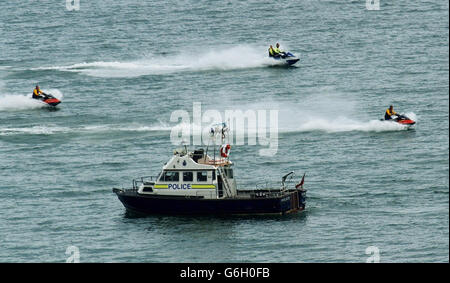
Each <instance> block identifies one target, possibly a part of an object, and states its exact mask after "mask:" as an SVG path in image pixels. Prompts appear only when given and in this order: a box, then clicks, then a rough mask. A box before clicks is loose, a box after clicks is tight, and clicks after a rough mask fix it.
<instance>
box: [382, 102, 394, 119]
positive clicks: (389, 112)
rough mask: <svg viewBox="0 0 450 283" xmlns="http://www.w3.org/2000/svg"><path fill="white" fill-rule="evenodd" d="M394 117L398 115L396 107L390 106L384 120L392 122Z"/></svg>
mask: <svg viewBox="0 0 450 283" xmlns="http://www.w3.org/2000/svg"><path fill="white" fill-rule="evenodd" d="M392 115H397V113H396V112H395V111H394V106H392V105H391V106H389V108H388V109H386V113H385V114H384V120H391V119H392Z"/></svg>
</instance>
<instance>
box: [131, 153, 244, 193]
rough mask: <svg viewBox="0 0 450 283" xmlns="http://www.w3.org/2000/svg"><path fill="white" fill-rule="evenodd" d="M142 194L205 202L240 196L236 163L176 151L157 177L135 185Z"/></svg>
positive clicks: (201, 154)
mask: <svg viewBox="0 0 450 283" xmlns="http://www.w3.org/2000/svg"><path fill="white" fill-rule="evenodd" d="M133 187H135V188H137V191H138V193H139V194H147V195H159V196H163V195H164V196H170V197H175V196H180V197H184V198H185V197H193V198H204V199H222V198H233V197H236V195H237V189H236V181H235V179H234V176H233V163H232V162H231V161H230V160H229V159H228V158H223V157H221V158H219V159H216V158H211V157H210V156H208V155H207V153H205V151H204V150H203V149H199V150H195V151H193V152H189V151H187V149H183V150H175V151H174V155H173V156H172V158H171V159H170V160H169V161H168V162H167V163H166V164H165V165H164V166H163V168H162V171H161V173H160V174H159V175H158V176H157V177H142V178H141V179H140V180H134V181H133Z"/></svg>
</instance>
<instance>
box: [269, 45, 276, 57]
mask: <svg viewBox="0 0 450 283" xmlns="http://www.w3.org/2000/svg"><path fill="white" fill-rule="evenodd" d="M273 56H275V50H273V46H272V45H271V46H270V47H269V57H273Z"/></svg>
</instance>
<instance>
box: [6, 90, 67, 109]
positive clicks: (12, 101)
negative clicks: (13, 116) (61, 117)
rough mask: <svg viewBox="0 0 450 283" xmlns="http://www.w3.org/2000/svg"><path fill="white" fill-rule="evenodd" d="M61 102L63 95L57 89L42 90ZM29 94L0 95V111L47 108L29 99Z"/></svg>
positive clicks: (45, 105) (42, 103)
mask: <svg viewBox="0 0 450 283" xmlns="http://www.w3.org/2000/svg"><path fill="white" fill-rule="evenodd" d="M43 92H44V93H50V94H52V95H53V96H54V97H56V98H58V99H59V100H62V98H63V96H64V95H63V94H62V93H61V92H60V91H59V90H57V89H49V90H43ZM31 96H32V95H31V94H28V95H24V94H4V95H0V111H20V110H29V109H39V108H45V107H48V104H46V103H44V102H42V101H39V100H36V99H32V98H31Z"/></svg>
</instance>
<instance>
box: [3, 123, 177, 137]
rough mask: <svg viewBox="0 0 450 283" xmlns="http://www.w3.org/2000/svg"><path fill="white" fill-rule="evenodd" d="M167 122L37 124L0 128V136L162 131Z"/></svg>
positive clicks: (165, 129)
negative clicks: (142, 123)
mask: <svg viewBox="0 0 450 283" xmlns="http://www.w3.org/2000/svg"><path fill="white" fill-rule="evenodd" d="M170 130H171V127H170V126H167V125H165V124H162V123H160V124H155V125H150V126H143V125H89V126H83V127H63V126H58V125H35V126H31V127H14V128H8V127H5V128H0V136H11V135H57V134H105V133H108V132H111V133H113V132H160V131H170Z"/></svg>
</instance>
